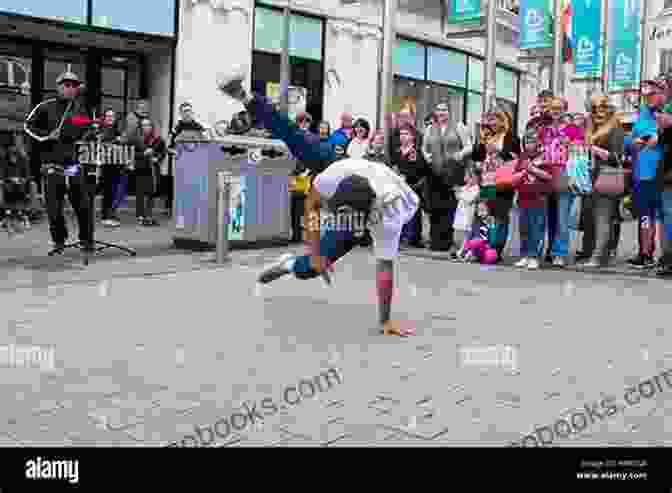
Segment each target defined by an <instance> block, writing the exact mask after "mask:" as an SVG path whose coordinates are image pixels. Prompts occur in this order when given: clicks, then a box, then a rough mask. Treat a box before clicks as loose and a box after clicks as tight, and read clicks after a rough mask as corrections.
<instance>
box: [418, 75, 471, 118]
mask: <svg viewBox="0 0 672 493" xmlns="http://www.w3.org/2000/svg"><path fill="white" fill-rule="evenodd" d="M464 97H465V94H464V91H463V90H462V89H457V88H453V87H447V86H442V85H439V84H428V86H427V87H426V89H425V98H423V101H422V104H420V105H418V106H419V108H421V109H423V112H422V114H425V115H426V114H428V113H429V112H431V111H433V110H434V108H435V107H436V105H437V104H439V103H447V104H448V111H449V112H450V121H451V122H452V123H457V122H463V121H464Z"/></svg>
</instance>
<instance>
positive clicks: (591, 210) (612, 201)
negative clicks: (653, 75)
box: [582, 95, 625, 268]
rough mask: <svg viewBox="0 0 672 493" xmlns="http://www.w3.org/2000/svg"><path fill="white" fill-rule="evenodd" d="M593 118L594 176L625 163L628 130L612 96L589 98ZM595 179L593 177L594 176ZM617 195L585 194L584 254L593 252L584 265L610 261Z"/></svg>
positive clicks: (589, 130)
mask: <svg viewBox="0 0 672 493" xmlns="http://www.w3.org/2000/svg"><path fill="white" fill-rule="evenodd" d="M589 111H590V118H589V120H588V126H587V128H586V144H587V145H588V146H589V148H590V152H591V154H592V157H593V177H594V178H595V177H597V176H599V173H600V172H601V171H604V170H605V169H608V168H615V167H619V166H621V165H622V159H623V151H624V138H625V132H624V131H623V126H622V125H621V122H620V120H619V118H618V114H617V113H616V111H615V109H614V108H613V106H612V105H611V104H610V103H609V99H608V98H607V97H606V96H603V95H595V96H593V97H591V98H590V106H589ZM594 178H593V179H594ZM618 201H619V198H618V197H612V196H609V195H602V194H599V193H596V192H593V194H592V195H591V196H589V197H584V199H583V203H582V206H583V207H582V208H583V218H584V234H583V253H584V255H586V254H591V252H592V254H591V255H590V260H589V261H588V262H587V263H586V264H584V266H585V267H591V268H598V267H603V266H605V265H606V264H607V262H608V261H609V240H610V238H611V236H612V229H613V222H614V219H615V217H616V210H617V207H618Z"/></svg>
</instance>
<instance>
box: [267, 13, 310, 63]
mask: <svg viewBox="0 0 672 493" xmlns="http://www.w3.org/2000/svg"><path fill="white" fill-rule="evenodd" d="M284 32H285V29H284V16H283V12H282V11H281V10H278V9H271V8H266V7H259V6H258V7H256V9H255V12H254V49H255V50H258V51H265V52H268V53H276V54H280V53H282V47H283V38H284ZM322 32H323V21H322V20H321V19H317V18H315V17H308V16H303V15H298V14H292V16H291V18H290V25H289V54H290V56H294V57H299V58H305V59H307V60H321V59H322V43H323V41H322Z"/></svg>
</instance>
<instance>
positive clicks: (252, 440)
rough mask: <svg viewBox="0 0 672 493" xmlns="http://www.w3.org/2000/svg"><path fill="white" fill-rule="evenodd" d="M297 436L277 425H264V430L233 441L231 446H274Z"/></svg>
mask: <svg viewBox="0 0 672 493" xmlns="http://www.w3.org/2000/svg"><path fill="white" fill-rule="evenodd" d="M292 438H294V439H295V438H297V437H295V436H293V435H290V434H288V433H286V432H284V431H282V430H280V429H277V428H275V427H264V429H262V430H255V431H254V432H251V433H248V434H247V435H245V438H244V439H243V440H240V441H239V442H236V443H232V444H231V445H230V446H231V447H273V446H277V445H278V444H280V443H282V442H286V441H287V440H289V439H292Z"/></svg>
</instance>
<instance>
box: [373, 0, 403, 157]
mask: <svg viewBox="0 0 672 493" xmlns="http://www.w3.org/2000/svg"><path fill="white" fill-rule="evenodd" d="M383 2H384V14H383V59H382V66H381V74H380V101H379V105H378V121H379V122H380V125H381V126H383V125H384V124H385V121H386V119H385V116H386V113H387V111H388V109H389V108H388V106H389V103H390V102H391V101H392V87H393V82H394V73H393V70H394V69H393V66H392V56H393V53H394V46H395V44H396V40H397V32H396V27H395V25H396V20H397V2H398V0H383ZM391 130H392V129H389V128H386V129H385V149H388V148H389V142H390V133H391Z"/></svg>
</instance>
